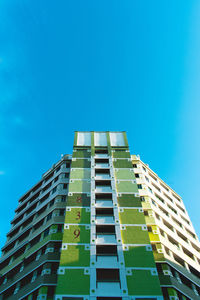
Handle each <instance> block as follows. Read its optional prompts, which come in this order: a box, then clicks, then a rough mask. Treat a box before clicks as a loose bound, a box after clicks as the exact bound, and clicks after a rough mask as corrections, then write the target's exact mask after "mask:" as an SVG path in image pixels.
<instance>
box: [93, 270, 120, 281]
mask: <svg viewBox="0 0 200 300" xmlns="http://www.w3.org/2000/svg"><path fill="white" fill-rule="evenodd" d="M96 276H97V281H101V282H102V281H104V282H110V281H111V282H116V281H120V277H119V269H97V270H96Z"/></svg>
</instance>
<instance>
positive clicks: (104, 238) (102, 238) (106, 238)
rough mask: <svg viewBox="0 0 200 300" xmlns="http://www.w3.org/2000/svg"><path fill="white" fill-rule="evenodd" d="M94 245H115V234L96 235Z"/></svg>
mask: <svg viewBox="0 0 200 300" xmlns="http://www.w3.org/2000/svg"><path fill="white" fill-rule="evenodd" d="M96 244H99V245H100V244H116V235H115V234H101V233H100V234H98V233H97V235H96Z"/></svg>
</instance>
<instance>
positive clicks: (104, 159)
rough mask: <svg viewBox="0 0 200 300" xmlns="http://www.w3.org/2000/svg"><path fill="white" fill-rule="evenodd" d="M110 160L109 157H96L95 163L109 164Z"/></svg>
mask: <svg viewBox="0 0 200 300" xmlns="http://www.w3.org/2000/svg"><path fill="white" fill-rule="evenodd" d="M108 163H109V160H108V159H107V158H95V164H108Z"/></svg>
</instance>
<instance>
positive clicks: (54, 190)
mask: <svg viewBox="0 0 200 300" xmlns="http://www.w3.org/2000/svg"><path fill="white" fill-rule="evenodd" d="M56 190H57V186H55V187H54V188H53V190H52V194H54V193H55V192H56Z"/></svg>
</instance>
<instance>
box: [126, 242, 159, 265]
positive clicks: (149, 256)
mask: <svg viewBox="0 0 200 300" xmlns="http://www.w3.org/2000/svg"><path fill="white" fill-rule="evenodd" d="M124 259H125V266H126V267H138V268H145V267H146V268H155V263H154V258H153V253H152V251H149V250H147V249H146V246H129V249H128V250H126V251H124Z"/></svg>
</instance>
